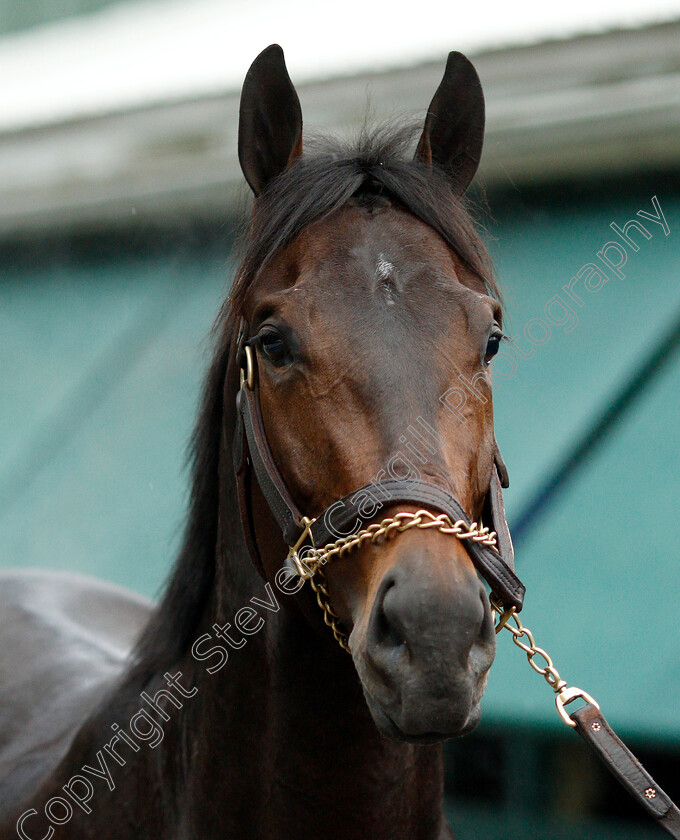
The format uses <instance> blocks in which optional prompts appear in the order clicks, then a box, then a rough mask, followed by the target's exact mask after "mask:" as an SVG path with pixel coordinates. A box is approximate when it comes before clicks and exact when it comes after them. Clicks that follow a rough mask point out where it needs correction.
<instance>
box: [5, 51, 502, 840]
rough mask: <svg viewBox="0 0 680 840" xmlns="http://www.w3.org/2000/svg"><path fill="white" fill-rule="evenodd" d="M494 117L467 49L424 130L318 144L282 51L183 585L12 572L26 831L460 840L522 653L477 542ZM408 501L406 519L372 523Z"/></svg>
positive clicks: (214, 372) (203, 426) (259, 125)
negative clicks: (477, 189)
mask: <svg viewBox="0 0 680 840" xmlns="http://www.w3.org/2000/svg"><path fill="white" fill-rule="evenodd" d="M483 135H484V98H483V93H482V87H481V84H480V81H479V78H478V75H477V73H476V71H475V69H474V67H473V65H472V64H471V63H470V61H469V60H468V59H467V58H465V57H464V56H463V55H461V54H460V53H455V52H452V53H451V54H450V55H449V57H448V61H447V64H446V69H445V72H444V75H443V78H442V81H441V83H440V85H439V87H438V88H437V90H436V92H435V94H434V98H433V100H432V102H431V104H430V107H429V109H428V111H427V116H426V118H425V121H424V125H422V124H421V126H420V127H419V128H418V130H417V132H414V130H413V127H410V126H406V127H404V125H403V124H397V125H394V124H391V125H390V124H387V125H385V126H382V127H377V128H376V127H373V128H372V127H370V126H367V127H365V129H364V130H363V131H362V132H361V134H360V136H359V138H358V139H357V140H356V141H355V142H352V143H348V142H345V143H344V144H343V143H341V142H339V141H335V140H325V141H323V140H322V141H318V140H317V141H315V142H312V143H309V142H308V141H307V139H305V144H304V151H303V136H302V113H301V108H300V102H299V99H298V95H297V93H296V91H295V88H294V86H293V84H292V82H291V79H290V77H289V75H288V72H287V69H286V65H285V61H284V56H283V52H282V50H281V48H280V47H279V46H278V45H272V46H270V47H268V48H267V49H266V50H264V52H262V53H261V54H260V55H259V56H258V57H257V58H256V60H255V61H254V63H253V64H252V66H251V67H250V69H249V71H248V73H247V75H246V77H245V82H244V85H243V91H242V96H241V104H240V113H239V131H238V152H239V160H240V163H241V167H242V170H243V174H244V176H245V179H246V181H247V183H248V184H249V186H250V188H251V189H252V192H253V194H254V198H253V209H252V215H251V218H250V220H249V223H248V225H247V229H246V231H245V234H244V239H243V241H242V243H241V253H240V263H239V267H238V269H237V273H236V277H235V280H234V283H233V285H232V288H231V290H230V292H229V295H228V297H227V300H226V301H225V303H224V304H223V306H222V308H221V310H220V313H219V314H218V317H217V320H216V324H215V329H214V343H215V349H214V356H213V359H212V361H211V363H210V366H209V370H208V373H207V377H206V380H205V384H204V390H203V396H202V402H201V406H200V410H199V414H198V420H197V423H196V427H195V434H194V438H193V448H192V452H193V458H192V490H191V497H190V501H189V510H188V515H187V524H186V528H185V533H184V538H183V543H182V548H181V551H180V553H179V555H178V558H177V561H176V563H175V566H174V568H173V570H172V572H171V574H170V576H169V579H168V581H167V583H166V586H165V588H164V592H163V594H162V597H161V599H160V601H159V603H158V605H157V606H155V607H154V606H152V605H151V604H150V603H149V602H147V601H146V600H144V599H142V598H141V597H139V596H135V595H133V594H132V593H128V592H126V591H124V590H122V589H118V588H115V587H112V586H110V585H107V584H104V583H101V582H96V581H94V580H89V579H87V578H84V577H76V576H72V575H67V574H56V573H39V572H32V573H29V572H20V571H9V572H5V573H3V575H2V585H1V586H0V615H1V616H2V618H1V620H0V651H2V654H1V655H0V679H1V684H2V687H3V691H2V701H1V702H0V837H2V838H3V839H4V840H7V838H9V837H14V836H19V837H21V838H24V840H26V838H30V840H49V838H52V837H57V838H58V837H68V838H74V839H75V838H78V840H80V838H94V837H97V838H102V837H108V838H116V840H127V838H130V840H132V838H135V840H142V839H143V838H149V840H150V839H151V838H154V840H155V839H156V838H158V837H164V838H167V840H175V839H176V840H179V838H198V837H200V838H202V840H210V838H218V837H219V838H223V837H229V838H239V839H240V840H250V838H253V840H254V838H257V840H283V838H291V837H298V838H308V839H311V838H315V840H318V838H324V840H335V838H338V840H340V838H342V840H352V838H356V840H359V838H361V840H365V838H366V837H371V838H372V840H388V838H389V840H401V838H403V840H406V838H408V839H409V840H416V839H417V840H444V838H452V837H453V834H452V833H451V829H450V827H449V826H448V824H447V821H446V819H445V817H444V815H443V804H442V803H443V758H442V756H443V747H442V744H443V742H444V741H445V740H446V739H448V738H452V737H457V736H461V735H463V734H465V733H467V732H469V731H470V730H472V729H473V728H474V726H475V725H476V724H477V722H478V720H479V717H480V703H481V699H482V695H483V693H484V689H485V685H486V680H487V676H488V673H489V668H490V667H491V664H492V662H493V659H494V655H495V634H494V626H493V618H492V611H491V607H490V604H489V599H488V597H487V592H486V588H485V585H484V583H483V581H482V580H481V578H480V577H479V576H478V574H477V568H476V565H475V563H474V562H473V560H474V557H473V552H472V549H471V548H470V541H471V539H472V537H473V536H474V538H475V539H480V540H484V539H486V538H487V537H488V535H489V529H488V527H487V528H484V527H483V526H481V524H480V526H476V524H474V523H476V522H477V521H479V522H480V523H481V517H482V513H483V511H484V510H485V506H487V505H488V498H489V494H490V493H491V492H492V490H493V487H494V486H495V485H494V482H496V483H497V481H498V475H500V477H501V480H503V476H504V468H503V466H502V461H501V460H500V457H499V454H498V450H497V446H496V441H495V434H494V425H493V400H492V379H491V360H492V358H493V356H494V354H495V353H496V352H497V350H498V347H499V342H500V341H501V340H502V338H503V334H502V306H501V302H500V296H499V292H498V289H497V287H496V285H495V282H494V279H493V269H492V264H491V261H490V259H489V256H488V254H487V251H486V249H485V246H484V244H483V241H482V238H481V235H480V233H479V232H478V229H477V225H476V223H475V222H474V221H473V218H472V211H471V209H470V202H469V199H468V198H466V195H465V194H466V191H467V188H468V186H469V185H470V182H471V181H472V179H473V177H474V175H475V173H476V170H477V168H478V164H479V160H480V155H481V149H482V143H483ZM414 147H415V152H414V151H413V148H414ZM254 377H256V382H255V384H253V378H254ZM244 395H245V396H244ZM253 399H256V400H257V402H256V404H255V403H253V402H252V400H253ZM249 401H250V402H249ZM253 405H255V408H253ZM253 411H254V412H255V414H254V415H253ZM249 412H250V413H249ZM249 423H250V425H248V424H249ZM244 424H245V427H246V433H247V434H246V439H244V431H243V429H244ZM258 424H259V425H258ZM253 430H254V431H253ZM258 436H259V437H258ZM258 440H259V441H260V444H258V443H257V441H258ZM263 441H264V443H262V442H263ZM262 447H264V450H265V451H264V454H263V452H262V451H260V450H261V449H262ZM263 464H264V467H263ZM272 473H274V479H273V480H270V479H271V475H272ZM267 476H269V479H268V478H267ZM367 482H369V484H368V485H367ZM409 482H411V485H412V486H413V487H416V486H418V487H420V486H421V485H422V486H425V485H427V488H430V490H428V491H427V493H426V495H427V494H428V493H429V494H430V495H428V496H427V497H428V498H430V497H431V498H432V499H434V500H436V498H438V496H437V493H439V495H440V496H442V497H443V496H446V497H447V498H454V497H455V499H456V500H457V501H458V503H459V507H460V510H461V511H463V513H462V514H461V518H460V522H464V523H467V525H466V526H465V527H468V526H469V528H470V530H469V531H468V532H465V533H464V534H463V535H462V536H461V535H460V533H459V531H460V527H461V526H460V522H459V523H458V524H457V525H456V527H458V529H459V531H458V532H456V533H457V535H458V537H459V538H458V539H452V536H451V534H452V533H454V532H453V531H452V530H451V528H448V530H447V528H446V527H444V526H443V525H442V521H441V517H439V518H435V517H434V515H433V518H432V520H431V521H430V520H427V521H424V520H423V516H425V513H426V512H423V511H422V510H419V508H421V507H422V504H419V503H418V501H419V499H420V497H419V496H418V494H417V493H416V494H415V495H411V496H408V494H406V495H405V497H404V498H402V499H401V501H402V502H403V503H402V504H397V502H396V501H395V499H396V498H397V496H398V492H397V491H399V492H401V489H400V488H403V487H404V486H406V485H408V484H409ZM504 483H507V482H504ZM361 485H366V486H368V487H371V486H373V487H375V488H379V487H381V486H385V487H388V488H389V487H392V488H393V491H394V492H392V495H391V496H390V495H389V493H388V495H387V496H386V497H385V498H386V500H387V501H385V500H383V501H382V503H381V505H377V504H374V505H373V506H372V507H371V504H370V499H369V496H368V495H367V494H365V495H364V497H363V500H362V503H361V504H362V508H361V511H362V515H363V522H364V524H366V525H368V530H367V531H365V533H366V534H369V535H370V537H371V538H370V539H368V538H367V539H365V540H364V539H363V537H361V538H360V539H359V538H357V540H355V543H357V544H356V545H354V546H350V545H349V544H348V543H342V545H343V546H344V547H346V548H348V550H347V551H346V552H345V551H344V548H343V550H342V551H340V550H339V549H337V547H336V549H335V551H336V556H334V558H333V559H332V562H328V563H327V564H326V565H325V567H324V569H323V570H322V572H323V579H322V578H321V577H318V578H316V582H315V579H314V578H313V577H312V574H311V572H310V573H309V574H304V569H305V567H304V563H305V558H304V557H303V554H302V553H301V551H302V544H303V541H304V539H305V538H306V537H307V536H308V535H309V533H310V530H311V529H312V527H317V526H316V525H314V526H313V525H312V523H313V522H314V517H319V516H320V514H321V512H323V511H326V510H328V509H331V510H335V512H336V513H337V512H338V511H340V513H342V510H341V509H340V508H338V507H337V502H336V500H338V499H342V498H343V497H348V495H349V496H351V494H352V493H353V491H354V490H355V488H357V487H359V486H361ZM424 492H425V491H424ZM402 495H404V494H403V493H402ZM413 499H415V501H413ZM282 500H283V501H282ZM293 505H295V507H296V508H297V509H298V510H299V511H303V512H305V514H306V517H301V519H300V521H298V522H296V523H294V524H295V525H296V526H299V530H298V531H295V530H294V529H293V532H292V536H291V535H290V534H288V533H287V532H286V528H285V525H284V527H283V532H282V526H281V521H282V519H283V520H284V522H285V520H286V516H287V511H289V510H291V509H293ZM334 505H335V508H334V507H333V506H334ZM440 509H442V508H441V507H440ZM380 510H382V512H383V515H385V516H386V517H387V518H386V519H385V520H384V522H387V521H391V522H392V523H393V524H392V526H390V527H392V528H393V530H392V531H390V530H389V528H388V527H387V526H384V525H383V531H382V532H380V533H378V530H379V526H378V525H377V524H375V523H374V524H373V525H369V523H371V522H372V520H373V519H374V518H375V516H376V514H377V512H378V511H380ZM397 511H398V513H397ZM389 514H393V516H392V517H391V519H390V517H389ZM399 517H402V518H401V519H400V518H399ZM404 517H410V520H409V522H410V524H414V523H415V525H416V526H417V527H408V526H407V525H405V524H404V522H405V520H404ZM452 518H453V517H452ZM333 521H334V522H335V524H336V525H337V529H336V532H335V538H336V539H340V540H342V539H344V540H350V539H351V535H350V536H347V534H348V530H347V527H346V525H345V519H343V518H342V516H340V517H339V518H338V517H336V518H335V519H334V520H333ZM446 521H447V522H449V524H451V520H446ZM473 521H474V522H473ZM395 522H396V523H397V525H396V526H395V525H394V523H395ZM400 523H401V524H400ZM432 524H434V525H435V526H436V527H429V525H432ZM371 528H373V530H372V531H371V530H370V529H371ZM395 528H398V529H399V530H398V538H396V537H395V536H394V533H395V531H394V529H395ZM475 528H477V530H475ZM376 529H378V530H376ZM289 530H290V529H289ZM300 531H301V532H300ZM363 533H364V532H362V534H363ZM339 534H340V535H342V536H341V537H339V536H338V535H339ZM393 537H394V538H393ZM362 540H363V541H362ZM291 541H294V542H291ZM359 542H360V543H361V544H358V543H359ZM487 542H488V540H487ZM291 546H292V547H291ZM350 548H352V550H351V551H350V550H349V549H350ZM298 549H299V550H298ZM475 550H476V549H475ZM480 550H481V549H480ZM480 556H481V555H480ZM286 557H287V561H286V562H285V563H284V558H286ZM307 568H309V567H307ZM296 572H297V574H296ZM320 574H321V573H320ZM306 578H309V579H310V581H311V584H313V585H309V586H305V585H304V581H305V579H306ZM319 606H321V607H322V609H321V610H320V609H319ZM327 625H328V626H327ZM329 628H330V629H329ZM331 631H332V632H331ZM338 642H340V644H338ZM348 652H349V653H350V655H348Z"/></svg>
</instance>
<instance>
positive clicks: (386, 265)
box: [375, 254, 394, 280]
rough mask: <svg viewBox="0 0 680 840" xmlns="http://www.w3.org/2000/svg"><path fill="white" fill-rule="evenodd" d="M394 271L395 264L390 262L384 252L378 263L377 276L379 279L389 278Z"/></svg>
mask: <svg viewBox="0 0 680 840" xmlns="http://www.w3.org/2000/svg"><path fill="white" fill-rule="evenodd" d="M393 271H394V266H393V265H392V263H391V262H388V261H387V260H386V259H385V257H383V255H382V254H380V256H379V257H378V265H377V266H376V267H375V276H376V279H378V280H389V279H390V277H391V276H392V272H393Z"/></svg>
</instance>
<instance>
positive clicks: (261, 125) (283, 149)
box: [238, 44, 302, 195]
mask: <svg viewBox="0 0 680 840" xmlns="http://www.w3.org/2000/svg"><path fill="white" fill-rule="evenodd" d="M300 154H302V110H301V108H300V100H299V99H298V95H297V93H296V92H295V88H294V87H293V83H292V82H291V80H290V76H289V75H288V71H287V70H286V62H285V60H284V57H283V50H282V49H281V47H280V46H279V45H278V44H272V45H271V46H270V47H267V49H266V50H263V51H262V52H261V53H260V54H259V55H258V57H257V58H256V59H255V61H253V63H252V64H251V66H250V70H248V73H247V74H246V79H245V81H244V83H243V91H242V92H241V107H240V110H239V123H238V158H239V161H240V163H241V169H242V170H243V174H244V175H245V177H246V181H247V182H248V183H249V184H250V186H251V187H252V190H253V192H254V193H255V195H259V193H261V192H262V190H263V189H264V188H265V187H266V186H267V184H268V183H269V181H271V179H272V178H274V177H276V175H278V174H279V173H281V172H283V170H284V169H285V168H286V167H287V166H288V165H289V164H290V163H292V162H293V160H295V158H296V157H298V156H299V155H300Z"/></svg>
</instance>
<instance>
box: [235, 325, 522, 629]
mask: <svg viewBox="0 0 680 840" xmlns="http://www.w3.org/2000/svg"><path fill="white" fill-rule="evenodd" d="M246 334H247V328H246V325H245V322H242V324H241V328H240V330H239V340H238V344H237V363H238V365H239V367H240V369H241V387H240V389H239V392H238V394H237V397H236V406H237V423H236V431H235V434H234V470H235V473H236V479H237V481H236V484H237V487H238V497H239V510H240V514H241V524H242V528H243V533H244V536H245V540H246V545H247V547H248V551H249V553H250V556H251V559H252V561H253V564H254V565H255V567H256V568H257V570H258V571H259V572H260V574H261V575H262V576H263V577H264V568H263V565H262V559H261V557H260V555H259V551H258V549H257V544H256V541H255V536H254V533H253V518H252V512H251V510H250V503H249V492H248V490H249V487H250V483H251V482H252V478H253V476H252V472H254V474H255V477H256V479H257V483H258V484H259V486H260V489H261V491H262V493H263V495H264V497H265V499H266V501H267V504H268V505H269V508H270V510H271V512H272V514H273V515H274V518H275V519H276V521H277V523H278V525H279V528H280V529H281V533H282V535H283V538H284V540H285V541H286V544H287V545H288V546H294V545H296V543H298V542H299V541H300V539H301V537H302V536H303V534H305V538H306V539H308V540H309V542H310V544H311V546H312V547H314V548H321V547H323V546H325V545H327V544H328V543H331V542H334V541H335V540H337V539H338V537H339V536H347V535H349V534H352V533H356V532H357V531H359V530H360V529H361V528H362V527H363V525H364V524H365V523H366V522H367V521H370V520H374V519H376V518H377V517H378V514H379V513H380V511H382V510H384V509H385V508H387V507H390V506H392V505H395V504H411V505H417V506H418V507H425V508H427V509H434V510H436V511H438V512H440V513H444V514H446V515H447V516H449V518H450V519H451V521H452V522H456V521H460V520H462V521H463V522H465V524H466V525H469V518H468V516H467V514H466V513H465V511H464V510H463V508H462V506H461V505H460V503H459V502H458V500H457V499H456V498H455V497H454V496H453V495H452V494H451V493H449V492H448V491H447V490H444V489H443V488H442V487H439V486H437V485H435V484H433V483H431V482H428V481H422V480H420V479H418V480H415V479H398V478H391V479H387V480H384V481H380V482H376V483H370V484H366V485H364V486H363V487H360V488H358V489H357V490H354V491H353V492H352V493H349V494H348V495H347V496H344V497H343V498H342V499H338V500H337V501H336V502H334V503H333V504H332V505H330V506H329V507H328V508H326V510H325V511H323V513H321V514H320V515H319V516H318V517H317V518H316V520H315V521H314V523H313V524H312V525H311V527H308V526H307V525H306V524H305V523H306V520H305V517H304V516H303V514H302V512H301V511H300V510H299V509H298V507H297V505H296V504H295V501H294V499H293V497H292V495H291V494H290V491H289V490H288V487H287V486H286V483H285V481H284V480H283V477H282V476H281V473H280V472H279V469H278V467H277V466H276V461H275V460H274V456H273V455H272V452H271V449H270V447H269V443H268V441H267V436H266V433H265V428H264V423H263V420H262V411H261V408H260V395H259V385H258V381H257V373H256V362H255V354H254V353H253V350H252V348H251V347H249V346H247V345H246V343H245V337H246ZM502 483H504V484H505V486H506V487H507V471H506V470H505V464H504V463H503V461H502V459H501V457H500V453H499V454H498V455H497V457H496V460H495V466H494V469H493V471H492V476H491V484H490V488H489V493H488V495H487V501H486V505H485V508H486V510H487V511H488V513H489V516H490V526H491V528H493V529H494V530H495V531H496V534H497V541H498V551H495V550H494V549H492V548H490V547H489V546H486V545H482V544H481V543H479V542H475V541H473V540H472V539H466V540H464V541H463V544H464V545H465V547H466V549H467V551H468V553H469V555H470V558H471V560H472V562H473V564H474V566H475V568H476V570H477V572H478V573H479V574H480V575H481V576H482V577H483V578H484V579H485V580H486V582H487V583H488V584H489V586H490V587H491V590H492V592H493V594H494V595H495V597H496V599H497V600H498V601H499V602H500V603H501V604H502V605H503V607H504V608H507V609H510V608H512V607H514V608H515V610H516V611H517V612H519V611H520V610H521V609H522V603H523V600H524V592H525V587H524V585H523V584H522V582H521V581H520V580H519V578H518V577H517V576H516V575H515V572H514V553H513V549H512V540H511V538H510V531H509V529H508V524H507V521H506V518H505V509H504V506H503V491H502V489H501V484H502ZM367 498H368V499H370V501H371V513H370V515H369V516H367V515H366V514H365V512H364V511H363V507H364V506H365V503H366V499H367Z"/></svg>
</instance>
